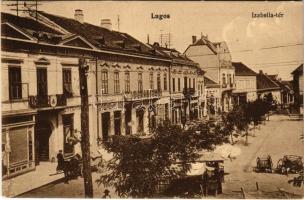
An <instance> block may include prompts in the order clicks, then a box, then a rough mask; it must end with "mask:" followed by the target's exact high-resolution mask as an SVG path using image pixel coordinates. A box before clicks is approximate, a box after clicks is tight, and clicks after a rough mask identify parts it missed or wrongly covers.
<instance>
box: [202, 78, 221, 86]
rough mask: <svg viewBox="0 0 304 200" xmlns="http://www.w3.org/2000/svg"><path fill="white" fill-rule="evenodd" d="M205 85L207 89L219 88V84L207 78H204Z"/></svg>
mask: <svg viewBox="0 0 304 200" xmlns="http://www.w3.org/2000/svg"><path fill="white" fill-rule="evenodd" d="M204 83H205V85H206V86H207V87H219V84H217V83H216V82H215V81H213V80H212V79H210V78H208V77H206V76H204Z"/></svg>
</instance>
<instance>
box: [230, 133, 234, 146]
mask: <svg viewBox="0 0 304 200" xmlns="http://www.w3.org/2000/svg"><path fill="white" fill-rule="evenodd" d="M230 136H231V144H234V142H233V132H232V133H231V134H230Z"/></svg>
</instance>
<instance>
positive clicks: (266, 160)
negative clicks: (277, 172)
mask: <svg viewBox="0 0 304 200" xmlns="http://www.w3.org/2000/svg"><path fill="white" fill-rule="evenodd" d="M256 163H257V166H256V172H269V173H272V167H273V163H272V159H271V156H270V155H268V156H267V157H257V160H256Z"/></svg>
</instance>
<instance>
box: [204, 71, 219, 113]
mask: <svg viewBox="0 0 304 200" xmlns="http://www.w3.org/2000/svg"><path fill="white" fill-rule="evenodd" d="M205 88H206V111H205V115H208V116H212V115H214V114H216V113H218V112H219V111H220V110H221V109H220V107H221V104H220V100H221V92H220V85H219V84H218V83H216V82H215V81H213V80H211V79H210V78H208V77H206V76H205Z"/></svg>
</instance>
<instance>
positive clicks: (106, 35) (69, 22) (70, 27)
mask: <svg viewBox="0 0 304 200" xmlns="http://www.w3.org/2000/svg"><path fill="white" fill-rule="evenodd" d="M39 14H41V15H43V16H44V17H46V18H48V19H49V20H51V21H52V22H54V23H56V24H57V25H59V26H60V27H62V28H64V29H65V30H67V31H68V32H70V33H73V34H77V35H80V36H82V37H83V38H85V39H86V40H88V41H89V42H90V43H91V44H92V45H94V46H96V47H97V48H99V49H111V50H117V51H124V52H126V51H127V52H130V53H138V54H146V55H150V56H157V57H166V58H168V57H167V56H166V55H162V54H159V53H157V52H155V51H153V49H151V48H150V47H149V46H148V45H145V44H144V43H142V42H140V41H138V40H137V39H135V38H133V37H132V36H130V35H129V34H127V33H122V32H118V31H113V30H108V29H106V28H103V27H100V26H96V25H93V24H89V23H86V22H84V23H80V22H78V21H77V20H75V19H72V18H66V17H62V16H57V15H53V14H49V13H46V12H43V11H40V12H39Z"/></svg>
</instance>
